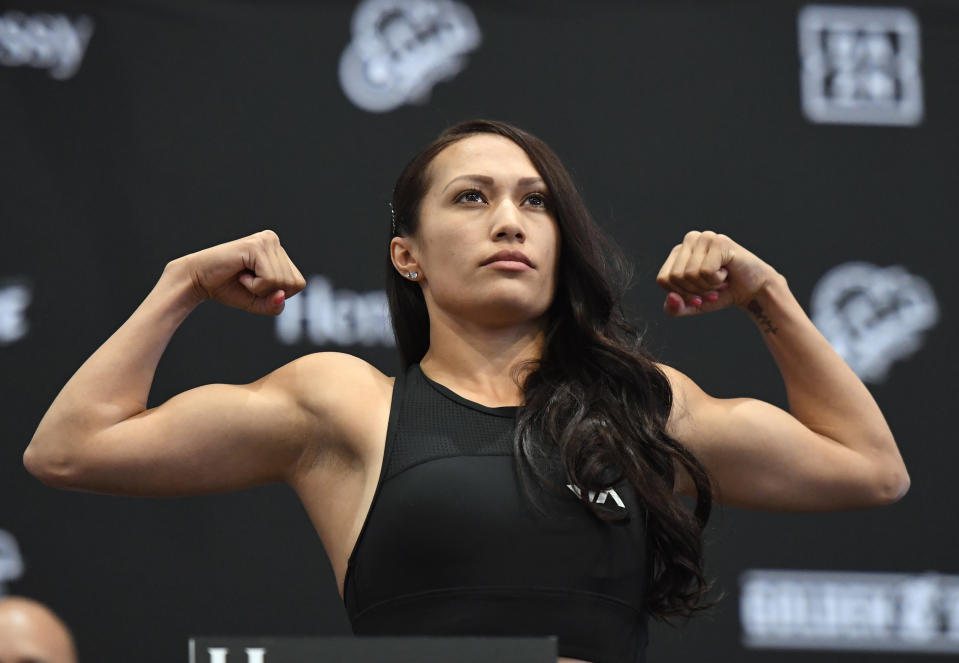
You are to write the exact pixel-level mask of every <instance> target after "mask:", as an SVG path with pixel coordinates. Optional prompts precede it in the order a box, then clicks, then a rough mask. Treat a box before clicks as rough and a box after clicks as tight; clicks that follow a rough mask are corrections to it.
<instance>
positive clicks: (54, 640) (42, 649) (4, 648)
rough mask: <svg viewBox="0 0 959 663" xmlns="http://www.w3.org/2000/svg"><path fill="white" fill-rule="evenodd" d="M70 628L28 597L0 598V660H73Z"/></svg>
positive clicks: (10, 662)
mask: <svg viewBox="0 0 959 663" xmlns="http://www.w3.org/2000/svg"><path fill="white" fill-rule="evenodd" d="M76 661H77V654H76V649H75V648H74V645H73V639H72V638H71V637H70V631H69V630H68V629H67V627H66V625H65V624H64V623H63V622H62V621H60V619H59V618H58V617H57V616H56V615H55V614H53V612H51V611H50V610H49V609H48V608H47V607H45V606H44V605H42V604H40V603H37V602H36V601H33V600H31V599H26V598H21V597H14V596H11V597H7V598H4V599H0V663H76Z"/></svg>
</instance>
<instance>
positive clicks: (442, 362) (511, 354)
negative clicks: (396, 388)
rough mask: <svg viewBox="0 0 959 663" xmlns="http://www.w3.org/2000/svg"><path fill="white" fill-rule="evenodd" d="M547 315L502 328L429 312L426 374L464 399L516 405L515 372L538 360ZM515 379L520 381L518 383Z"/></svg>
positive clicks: (518, 393)
mask: <svg viewBox="0 0 959 663" xmlns="http://www.w3.org/2000/svg"><path fill="white" fill-rule="evenodd" d="M544 330H545V318H541V319H537V320H533V321H529V322H527V323H524V324H519V325H514V326H510V327H502V328H489V327H481V326H479V325H476V324H474V323H471V322H469V321H464V320H453V319H450V318H448V317H445V316H442V315H431V316H430V347H429V349H428V350H427V351H426V354H425V355H424V356H423V359H422V360H421V361H420V366H421V367H422V369H423V372H424V373H426V374H427V376H428V377H430V378H431V379H433V380H435V381H436V382H439V383H441V384H443V385H444V386H446V387H448V388H450V389H452V390H453V391H455V392H456V393H458V394H460V395H461V396H463V397H464V398H468V399H470V400H473V401H476V402H478V403H481V404H483V405H488V406H491V407H498V406H502V405H520V404H522V402H523V390H522V388H521V386H520V385H521V384H522V379H523V377H524V374H523V373H521V372H519V373H516V375H515V379H514V371H515V370H516V369H517V368H519V367H520V366H521V365H522V364H523V363H524V362H526V361H529V360H531V359H539V357H540V355H541V354H542V350H543V343H544V340H545V331H544ZM517 381H519V383H518V382H517Z"/></svg>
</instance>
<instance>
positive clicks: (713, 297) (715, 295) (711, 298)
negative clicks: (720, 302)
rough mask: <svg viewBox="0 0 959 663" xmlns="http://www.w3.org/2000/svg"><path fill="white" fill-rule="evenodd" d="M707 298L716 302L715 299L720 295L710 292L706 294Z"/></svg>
mask: <svg viewBox="0 0 959 663" xmlns="http://www.w3.org/2000/svg"><path fill="white" fill-rule="evenodd" d="M706 299H708V300H709V301H711V302H714V301H716V300H717V299H719V295H718V294H716V293H715V292H711V293H709V294H708V295H706Z"/></svg>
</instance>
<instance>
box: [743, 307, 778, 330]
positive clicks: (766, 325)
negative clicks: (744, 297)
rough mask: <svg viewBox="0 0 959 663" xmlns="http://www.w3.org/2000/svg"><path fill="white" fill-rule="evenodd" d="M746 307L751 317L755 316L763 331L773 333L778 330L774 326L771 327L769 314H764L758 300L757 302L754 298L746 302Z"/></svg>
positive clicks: (771, 322)
mask: <svg viewBox="0 0 959 663" xmlns="http://www.w3.org/2000/svg"><path fill="white" fill-rule="evenodd" d="M746 309H747V310H748V311H749V312H750V313H752V314H753V317H754V318H756V322H758V323H759V324H760V326H761V327H762V328H763V331H764V332H766V333H767V334H775V333H776V331H778V330H777V329H776V328H775V327H773V321H772V320H770V319H769V316H768V315H766V313H765V311H763V307H762V306H760V305H759V302H757V301H756V300H755V299H753V300H751V301H750V302H749V303H748V304H746Z"/></svg>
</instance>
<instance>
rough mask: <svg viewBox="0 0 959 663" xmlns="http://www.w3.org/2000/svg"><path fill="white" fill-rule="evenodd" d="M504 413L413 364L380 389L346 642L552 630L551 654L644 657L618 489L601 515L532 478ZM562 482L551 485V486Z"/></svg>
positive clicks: (642, 565) (630, 495) (639, 577)
mask: <svg viewBox="0 0 959 663" xmlns="http://www.w3.org/2000/svg"><path fill="white" fill-rule="evenodd" d="M517 410H518V408H515V407H500V408H490V407H486V406H483V405H480V404H478V403H474V402H472V401H469V400H467V399H465V398H463V397H461V396H459V395H457V394H456V393H454V392H452V391H450V390H449V389H447V388H446V387H444V386H442V385H440V384H438V383H436V382H433V381H432V380H430V379H429V378H427V377H426V376H425V375H424V374H423V372H422V371H421V370H420V367H419V365H418V364H414V365H412V366H411V367H410V368H409V369H407V371H406V373H405V375H399V376H397V378H396V382H395V384H394V387H393V402H392V406H391V409H390V420H389V427H388V430H387V435H386V446H385V449H384V456H383V467H382V469H381V471H380V477H379V482H378V484H377V487H376V492H375V493H374V496H373V502H372V505H371V506H370V512H369V514H368V515H367V518H366V522H364V523H363V528H362V529H361V530H360V535H359V538H358V539H357V542H356V546H355V548H354V550H353V552H352V554H351V555H350V558H349V562H348V564H347V569H346V578H345V581H344V602H345V603H346V609H347V614H348V616H349V619H350V622H351V624H352V627H353V632H354V633H355V634H357V635H499V636H523V635H555V636H557V637H558V644H559V654H560V656H570V657H574V658H581V659H586V660H589V661H593V662H594V663H641V662H642V661H644V660H645V649H646V643H647V630H646V629H647V621H648V618H647V614H646V612H645V610H644V607H643V606H644V593H645V592H644V590H645V582H646V547H645V543H646V540H645V530H644V527H643V517H642V512H641V510H640V508H639V505H638V504H637V500H636V496H635V492H634V491H633V489H632V487H631V486H629V485H628V484H627V483H626V482H625V481H624V482H621V483H620V484H617V485H616V486H614V487H612V489H610V490H608V491H604V492H603V493H600V495H599V496H598V497H597V500H596V501H597V502H603V503H604V508H611V509H627V510H628V512H629V515H630V517H629V518H628V519H627V520H620V521H613V522H607V521H602V520H600V519H599V518H597V517H596V516H594V515H593V514H592V513H590V512H589V509H588V508H587V507H586V505H584V504H583V503H582V502H580V501H579V499H578V498H577V496H576V495H575V494H574V492H573V490H563V489H558V490H556V491H549V490H546V489H545V488H543V487H541V486H539V484H538V483H537V482H536V481H535V479H534V480H532V481H531V482H530V483H531V486H532V487H533V489H534V491H536V495H537V500H538V501H539V502H540V503H541V507H542V508H544V509H545V511H546V516H545V517H544V515H543V514H541V513H539V512H537V511H536V510H534V509H533V507H532V505H530V503H529V498H528V497H527V496H526V493H524V491H523V486H522V485H521V483H520V477H519V474H518V471H517V469H516V466H515V460H514V457H513V451H512V436H513V430H514V422H515V417H516V412H517ZM561 485H562V484H560V486H561Z"/></svg>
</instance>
